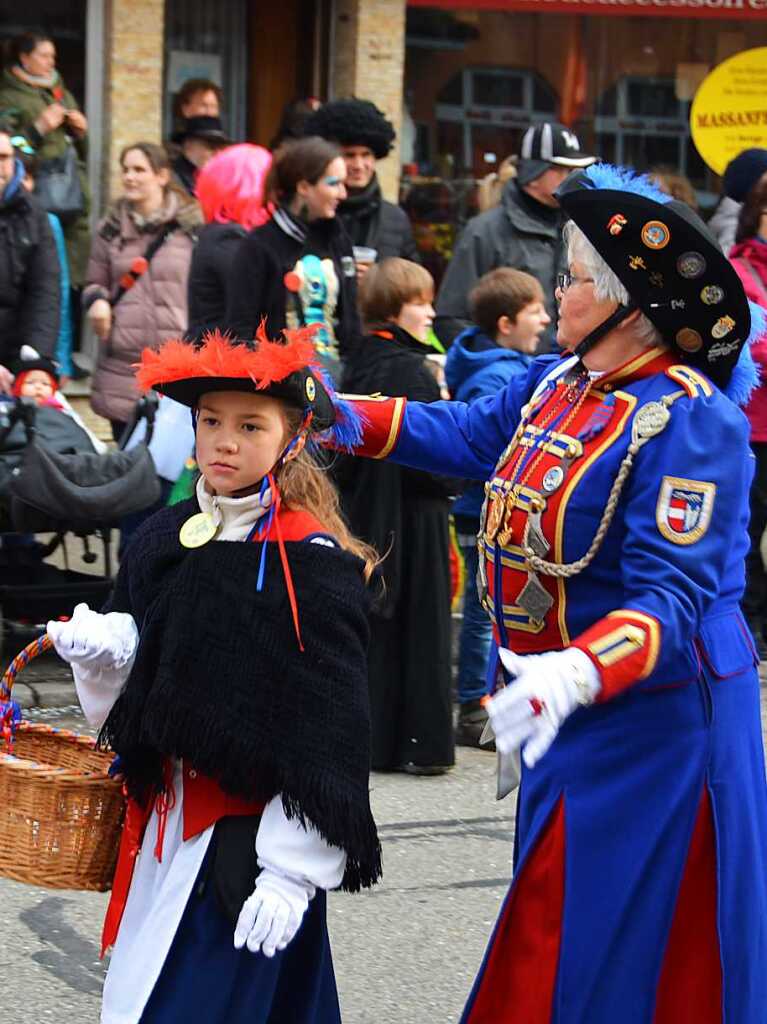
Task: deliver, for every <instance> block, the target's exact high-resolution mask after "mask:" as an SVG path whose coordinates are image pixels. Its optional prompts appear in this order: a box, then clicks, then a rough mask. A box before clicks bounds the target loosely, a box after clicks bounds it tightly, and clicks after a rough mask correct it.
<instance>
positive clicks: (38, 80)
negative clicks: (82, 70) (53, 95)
mask: <svg viewBox="0 0 767 1024" xmlns="http://www.w3.org/2000/svg"><path fill="white" fill-rule="evenodd" d="M11 71H13V73H14V75H15V76H16V77H17V78H19V79H20V80H21V81H22V82H24V83H25V84H26V85H31V86H32V87H33V88H35V89H49V90H51V91H53V90H54V89H55V88H56V86H57V85H60V84H61V75H60V74H59V73H58V71H56V70H55V68H54V70H53V71H52V72H51V73H50V75H30V73H29V72H28V71H25V70H24V68H23V67H22V66H21V65H20V64H14V65H13V67H12V68H11Z"/></svg>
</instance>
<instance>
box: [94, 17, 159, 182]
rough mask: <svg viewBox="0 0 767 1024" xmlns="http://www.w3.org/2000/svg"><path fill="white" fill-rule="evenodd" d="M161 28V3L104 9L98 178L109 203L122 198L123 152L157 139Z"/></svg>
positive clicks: (157, 140)
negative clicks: (103, 88)
mask: <svg viewBox="0 0 767 1024" xmlns="http://www.w3.org/2000/svg"><path fill="white" fill-rule="evenodd" d="M164 25H165V3H164V0H111V2H109V3H108V18H107V28H106V39H105V49H106V54H105V56H106V105H105V112H104V114H105V116H104V122H105V126H106V129H107V132H106V146H105V149H104V167H103V172H102V173H103V182H104V194H105V196H106V197H107V198H109V197H114V196H115V195H119V192H120V171H119V166H118V157H119V155H120V151H121V150H122V149H123V147H124V146H126V145H128V144H129V143H131V142H138V141H144V142H159V141H160V139H161V133H162V86H163V82H162V71H163V31H164Z"/></svg>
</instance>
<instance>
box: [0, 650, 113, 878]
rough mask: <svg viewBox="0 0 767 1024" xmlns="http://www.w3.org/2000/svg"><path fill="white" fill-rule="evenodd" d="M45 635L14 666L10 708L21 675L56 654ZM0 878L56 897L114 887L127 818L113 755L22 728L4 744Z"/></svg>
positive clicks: (2, 692)
mask: <svg viewBox="0 0 767 1024" xmlns="http://www.w3.org/2000/svg"><path fill="white" fill-rule="evenodd" d="M51 646H52V645H51V642H50V640H49V639H48V636H47V634H46V635H44V636H42V637H40V639H39V640H35V641H34V642H33V643H31V644H29V646H28V647H26V648H25V649H24V650H23V651H22V652H21V654H19V655H18V657H16V658H14V660H13V661H12V662H11V664H10V666H9V668H8V670H7V671H6V673H5V675H4V676H3V679H2V684H1V685H0V700H9V699H10V696H11V690H12V688H13V683H14V681H15V679H16V676H17V675H18V673H19V672H20V671H21V670H22V669H23V668H24V667H25V666H26V665H27V664H29V662H30V661H31V660H32V659H33V658H35V657H37V656H38V655H39V654H42V653H43V651H47V650H49V649H50V647H51ZM0 746H2V748H3V752H2V753H0V875H4V876H5V877H6V878H13V879H15V880H16V881H17V882H29V883H31V884H32V885H41V886H48V887H50V888H52V889H92V890H96V891H98V892H103V891H104V890H106V889H109V888H110V887H111V885H112V876H113V875H114V869H115V863H116V861H117V850H118V845H119V838H120V827H121V824H122V818H123V812H124V798H123V794H122V786H121V785H120V783H119V782H117V781H115V780H114V779H111V778H109V776H108V775H107V771H108V769H109V766H110V764H111V762H112V759H113V755H112V754H109V753H104V752H103V751H100V750H96V741H95V740H94V739H91V738H90V737H89V736H79V735H78V734H77V733H74V732H69V731H68V730H66V729H54V728H52V727H51V726H48V725H31V724H30V723H28V722H21V723H20V724H19V725H18V727H17V730H16V733H15V737H14V739H13V741H12V753H10V752H8V750H7V747H8V742H7V740H6V743H4V744H0Z"/></svg>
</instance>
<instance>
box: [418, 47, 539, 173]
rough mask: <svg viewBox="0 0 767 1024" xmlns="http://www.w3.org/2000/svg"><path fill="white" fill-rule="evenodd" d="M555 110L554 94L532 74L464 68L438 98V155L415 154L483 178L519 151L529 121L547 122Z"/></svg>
mask: <svg viewBox="0 0 767 1024" xmlns="http://www.w3.org/2000/svg"><path fill="white" fill-rule="evenodd" d="M556 106H557V97H556V94H555V93H554V91H553V90H552V89H551V87H550V86H549V85H548V84H547V83H546V82H545V81H544V80H543V79H542V78H541V77H540V76H539V75H537V74H536V73H535V72H533V71H526V70H517V69H509V68H487V67H483V68H465V69H464V70H463V71H459V72H458V73H457V74H455V75H453V76H452V77H451V78H450V79H449V80H448V81H447V82H446V83H445V85H444V86H443V87H442V89H441V90H440V92H439V94H438V96H437V108H436V115H437V126H436V127H437V130H436V137H435V139H434V142H435V143H436V147H435V149H436V152H434V153H433V154H428V153H427V154H424V153H421V154H419V156H420V157H421V160H422V161H423V160H426V161H427V162H429V163H430V164H432V165H436V166H440V165H441V164H444V163H445V162H449V163H450V168H449V170H450V172H451V173H452V174H465V173H468V174H470V175H474V176H477V177H481V176H483V175H484V174H487V173H488V171H492V170H495V169H496V167H497V165H498V164H499V163H500V162H501V161H502V160H503V159H505V157H507V156H510V155H511V154H512V153H516V152H518V151H519V144H520V142H521V139H522V135H523V133H524V131H525V129H526V128H527V126H528V125H529V124H530V122H531V121H536V120H545V119H546V118H547V117H549V118H550V117H551V115H552V114H553V113H554V112H555V110H556Z"/></svg>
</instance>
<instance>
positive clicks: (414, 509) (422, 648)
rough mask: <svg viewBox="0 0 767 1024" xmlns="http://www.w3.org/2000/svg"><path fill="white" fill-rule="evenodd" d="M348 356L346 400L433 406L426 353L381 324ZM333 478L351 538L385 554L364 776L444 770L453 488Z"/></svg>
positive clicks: (448, 745) (414, 476) (345, 463)
mask: <svg viewBox="0 0 767 1024" xmlns="http://www.w3.org/2000/svg"><path fill="white" fill-rule="evenodd" d="M381 332H382V333H383V334H385V335H388V337H381V336H380V335H379V334H371V335H369V336H367V337H366V338H364V339H363V342H362V345H361V346H360V348H359V351H358V352H355V353H353V354H352V356H351V357H350V359H349V362H348V364H347V370H346V373H345V375H344V380H343V387H344V390H345V391H348V392H350V393H352V394H363V395H364V394H373V393H375V392H381V393H382V394H384V395H389V396H400V395H404V396H405V397H406V398H407V399H408V400H409V401H417V402H433V401H436V400H437V399H439V397H440V394H439V387H438V385H437V382H436V379H435V378H434V375H433V374H432V373H431V371H430V370H429V369H428V367H427V366H426V363H425V355H426V353H427V352H428V351H429V350H428V349H427V348H426V347H425V346H424V345H422V344H421V343H420V342H418V341H416V340H415V339H414V338H412V337H411V336H410V335H409V334H407V333H406V332H405V331H402V330H401V329H400V328H398V327H396V326H393V325H391V324H385V325H384V326H383V327H382V328H381ZM335 472H336V474H337V480H338V483H339V488H340V491H341V503H342V507H343V510H344V513H345V515H346V517H347V519H348V521H349V523H350V525H351V528H352V531H353V532H354V533H355V534H356V535H357V536H358V537H362V538H363V539H364V540H366V541H368V542H369V543H371V544H373V545H374V547H375V548H376V550H377V551H378V552H379V553H381V554H382V555H383V554H385V556H386V557H385V558H384V561H383V564H382V566H381V571H382V574H383V578H384V583H385V589H384V596H383V599H382V600H379V601H378V602H377V603H376V605H375V607H374V613H373V616H372V620H371V624H372V639H371V645H370V654H369V660H368V669H369V683H370V697H371V711H372V718H373V767H374V768H378V769H387V768H395V767H397V766H399V765H402V764H407V763H414V764H418V765H435V764H441V765H446V764H452V763H453V757H454V751H453V727H452V704H451V696H450V675H451V668H450V573H449V558H448V549H449V543H448V495H450V494H454V493H457V492H456V486H457V482H456V481H453V480H451V479H449V478H447V477H443V476H437V475H434V474H431V473H425V472H422V471H420V470H412V469H407V468H405V467H403V466H397V465H395V464H394V463H393V462H387V461H380V462H379V461H377V460H373V459H359V458H355V459H352V458H350V457H348V456H342V457H340V458H339V460H338V462H337V465H336V469H335Z"/></svg>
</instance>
